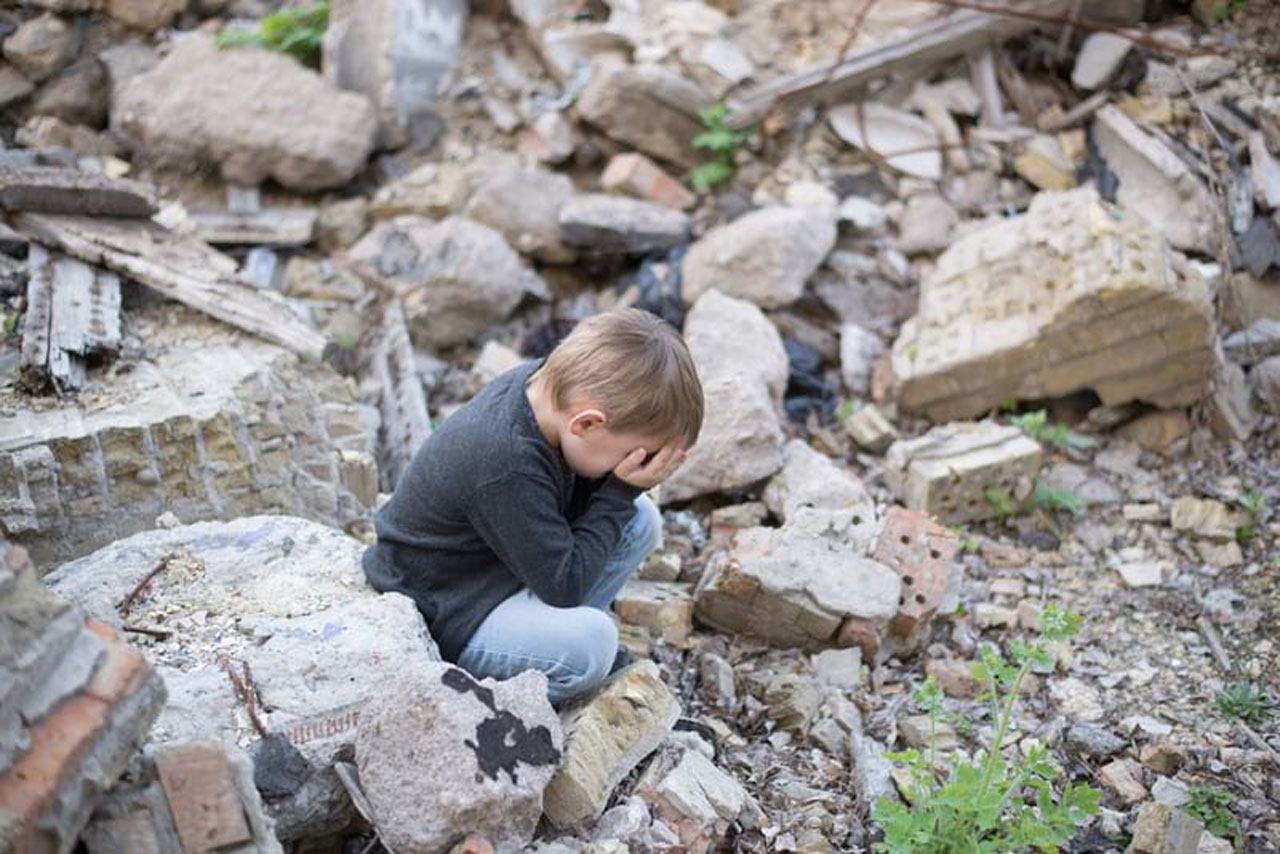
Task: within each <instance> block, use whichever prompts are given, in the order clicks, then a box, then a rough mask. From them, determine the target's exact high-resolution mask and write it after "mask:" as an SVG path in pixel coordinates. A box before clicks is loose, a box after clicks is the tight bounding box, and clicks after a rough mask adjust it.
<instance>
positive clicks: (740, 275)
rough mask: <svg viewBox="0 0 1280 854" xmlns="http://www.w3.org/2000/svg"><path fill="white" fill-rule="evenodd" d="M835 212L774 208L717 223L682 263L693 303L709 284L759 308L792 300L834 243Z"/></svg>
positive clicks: (689, 301) (686, 289) (685, 291)
mask: <svg viewBox="0 0 1280 854" xmlns="http://www.w3.org/2000/svg"><path fill="white" fill-rule="evenodd" d="M835 240H836V226H835V219H834V212H827V211H824V210H821V209H816V208H798V207H790V206H773V207H767V208H762V209H760V210H756V211H752V212H751V213H748V214H746V215H745V216H742V217H739V218H738V219H736V220H734V221H732V222H729V223H726V224H724V225H720V226H717V227H716V228H713V229H711V230H710V231H709V232H707V233H706V234H705V235H703V236H702V238H700V239H699V240H698V241H697V242H695V243H694V244H693V246H691V247H689V251H688V253H686V254H685V256H684V260H683V261H682V262H681V273H682V275H683V278H684V281H683V294H684V300H685V303H686V304H692V303H694V302H695V301H697V299H698V298H699V297H700V296H702V295H703V294H704V293H706V292H707V291H709V290H711V289H712V288H716V289H718V290H719V291H720V292H721V293H724V294H726V295H728V296H731V297H737V298H739V299H745V300H749V301H750V302H753V303H755V304H756V305H758V306H760V307H762V308H778V307H780V306H784V305H787V304H788V303H792V302H795V300H796V299H798V298H799V297H800V294H801V293H802V292H803V291H804V286H805V282H806V281H807V280H808V279H809V276H811V275H812V274H813V272H814V271H815V270H816V269H817V268H818V266H819V265H820V264H821V263H822V261H823V259H825V258H826V257H827V254H828V253H829V252H830V251H831V248H832V247H833V246H834V245H835Z"/></svg>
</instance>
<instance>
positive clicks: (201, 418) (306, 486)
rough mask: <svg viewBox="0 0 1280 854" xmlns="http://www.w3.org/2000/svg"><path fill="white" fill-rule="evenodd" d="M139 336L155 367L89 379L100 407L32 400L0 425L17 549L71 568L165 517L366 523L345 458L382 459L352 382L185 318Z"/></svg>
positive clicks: (151, 313)
mask: <svg viewBox="0 0 1280 854" xmlns="http://www.w3.org/2000/svg"><path fill="white" fill-rule="evenodd" d="M132 323H133V326H134V329H135V331H136V332H137V333H138V334H140V335H143V337H145V338H146V340H147V341H148V342H149V344H150V346H152V347H154V348H155V350H154V351H153V352H155V353H156V354H157V355H155V356H154V357H153V358H152V359H151V360H149V361H140V362H137V363H136V364H134V365H133V366H132V370H131V371H129V372H127V373H119V374H111V375H107V376H103V377H97V376H93V375H91V376H90V381H91V388H92V390H93V392H94V393H93V394H92V395H90V396H83V395H82V396H81V398H80V399H79V400H77V401H69V402H66V403H62V404H60V405H58V406H55V407H47V408H43V409H41V410H39V411H35V410H32V409H30V407H29V405H28V404H27V403H26V402H25V399H24V400H23V402H21V403H17V402H16V401H15V403H16V406H15V405H14V404H9V405H8V406H7V407H6V410H7V411H8V413H9V414H8V415H6V416H3V417H0V527H2V528H3V529H4V530H5V531H6V532H8V535H9V536H11V537H14V538H16V539H18V540H20V541H22V542H23V543H25V544H26V545H28V547H29V548H31V550H32V552H33V554H35V555H36V557H37V558H38V559H41V560H46V559H48V560H66V559H68V558H71V557H75V556H77V555H81V554H84V553H86V552H88V551H91V550H92V549H95V548H98V547H100V546H102V545H105V544H106V543H109V542H111V541H112V540H115V539H118V538H120V537H124V536H128V535H129V534H132V533H134V532H136V531H140V530H143V529H146V528H150V527H151V525H152V524H153V521H154V519H155V518H156V516H157V515H159V514H160V513H162V512H164V511H166V510H169V511H172V512H174V513H175V514H177V515H178V516H179V517H180V518H184V519H187V520H196V519H208V518H215V517H218V516H223V515H229V516H234V515H241V514H247V513H254V512H262V511H266V510H272V509H274V510H276V511H279V512H293V513H299V514H302V515H308V516H312V517H314V518H317V519H320V520H323V521H326V522H330V523H332V524H336V525H345V524H347V523H348V522H350V521H352V520H353V519H355V518H360V517H363V516H364V515H365V514H366V513H367V512H368V508H367V507H366V506H365V505H363V504H361V502H360V500H359V499H358V498H357V497H356V495H355V494H354V492H353V491H352V489H351V488H349V486H348V481H349V480H350V475H349V474H344V471H343V466H342V465H340V462H339V459H338V457H337V453H336V452H337V451H340V450H342V451H352V452H365V453H366V454H367V453H368V452H369V451H370V450H371V442H370V438H369V436H368V435H367V434H366V432H365V429H364V427H363V425H362V424H361V420H360V413H359V410H358V407H357V404H356V400H355V397H354V395H353V393H352V389H351V388H350V386H349V385H348V384H347V383H346V381H344V380H343V379H342V377H340V376H339V375H338V374H336V373H334V372H333V371H332V370H330V369H329V368H327V367H319V366H313V365H308V364H306V363H302V362H300V361H299V360H298V358H297V357H296V356H294V355H293V354H291V353H288V352H287V351H285V350H282V349H280V348H279V347H275V346H273V345H270V344H267V343H265V342H261V341H258V340H256V339H253V338H248V337H244V336H239V335H235V334H234V333H229V331H228V330H227V329H226V327H224V326H221V325H220V324H217V323H216V322H214V321H212V320H209V319H207V318H202V317H200V316H198V315H194V314H192V313H189V312H186V311H184V310H181V309H173V308H172V307H163V306H161V307H157V308H154V309H151V310H148V311H137V312H134V313H133V315H132ZM365 459H366V466H367V467H369V468H372V465H373V460H372V458H371V457H366V458H365ZM352 474H354V473H352Z"/></svg>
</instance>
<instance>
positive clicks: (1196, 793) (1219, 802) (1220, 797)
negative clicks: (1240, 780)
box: [1182, 786, 1236, 837]
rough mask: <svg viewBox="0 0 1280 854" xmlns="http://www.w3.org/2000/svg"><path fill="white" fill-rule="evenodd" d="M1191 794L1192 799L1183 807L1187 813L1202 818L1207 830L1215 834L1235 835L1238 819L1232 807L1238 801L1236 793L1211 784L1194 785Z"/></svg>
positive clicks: (1223, 835)
mask: <svg viewBox="0 0 1280 854" xmlns="http://www.w3.org/2000/svg"><path fill="white" fill-rule="evenodd" d="M1189 794H1190V795H1191V799H1190V800H1189V801H1187V802H1186V803H1185V804H1183V807H1182V809H1183V810H1184V811H1185V812H1186V813H1187V815H1190V816H1192V817H1194V818H1198V819H1200V821H1201V822H1203V823H1204V828H1205V830H1207V831H1209V832H1210V833H1212V834H1213V835H1214V836H1221V837H1228V836H1233V835H1235V830H1236V819H1235V816H1233V815H1232V814H1231V807H1232V806H1233V805H1234V804H1235V802H1236V799H1235V795H1232V794H1231V793H1230V792H1228V791H1226V790H1225V789H1215V788H1213V787H1211V786H1192V787H1191V788H1190V790H1189Z"/></svg>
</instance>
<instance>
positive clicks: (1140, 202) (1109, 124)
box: [1093, 105, 1222, 255]
mask: <svg viewBox="0 0 1280 854" xmlns="http://www.w3.org/2000/svg"><path fill="white" fill-rule="evenodd" d="M1093 137H1094V140H1095V141H1096V142H1097V145H1098V151H1099V153H1100V154H1101V155H1102V157H1103V159H1104V160H1106V162H1107V166H1108V168H1110V169H1111V171H1112V172H1114V173H1115V174H1116V177H1117V178H1119V179H1120V189H1119V190H1118V192H1117V193H1116V201H1117V202H1118V203H1119V204H1120V205H1121V207H1123V208H1125V209H1126V210H1127V211H1131V212H1133V213H1135V214H1137V215H1138V216H1141V217H1142V218H1144V219H1145V220H1147V221H1148V222H1150V223H1151V224H1152V226H1154V227H1155V229H1156V230H1157V231H1158V232H1160V233H1161V234H1163V235H1164V236H1165V238H1166V239H1167V240H1168V241H1169V243H1171V244H1172V245H1174V246H1176V247H1177V248H1179V249H1190V250H1195V251H1197V252H1201V253H1204V254H1206V255H1212V254H1214V253H1215V252H1216V251H1217V249H1218V246H1217V243H1218V240H1219V234H1220V230H1221V228H1222V213H1221V210H1220V209H1219V207H1218V204H1217V201H1216V200H1215V199H1214V197H1213V194H1212V193H1211V192H1210V191H1209V188H1208V187H1206V186H1205V185H1204V182H1202V181H1201V180H1200V178H1199V177H1198V176H1197V175H1196V174H1195V173H1194V172H1193V171H1192V170H1191V169H1190V167H1188V166H1187V165H1186V164H1185V163H1183V162H1182V160H1181V159H1179V157H1178V156H1177V155H1176V154H1174V153H1173V152H1172V151H1170V150H1169V149H1168V148H1167V147H1166V146H1165V145H1164V143H1162V142H1161V141H1160V140H1158V139H1156V138H1155V137H1154V136H1152V135H1150V134H1148V133H1147V132H1146V131H1144V130H1142V129H1141V128H1139V127H1138V126H1137V125H1136V124H1135V123H1134V122H1133V120H1132V119H1130V118H1129V117H1128V116H1126V115H1125V114H1124V112H1123V111H1122V110H1120V108H1119V107H1115V106H1110V105H1109V106H1106V107H1103V108H1102V109H1100V110H1098V113H1097V117H1096V119H1095V120H1094V125H1093Z"/></svg>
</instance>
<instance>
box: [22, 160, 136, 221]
mask: <svg viewBox="0 0 1280 854" xmlns="http://www.w3.org/2000/svg"><path fill="white" fill-rule="evenodd" d="M0 207H4V208H7V209H9V210H13V211H32V212H35V213H53V214H78V215H84V216H118V217H142V218H145V217H149V216H151V215H152V214H154V213H155V212H156V191H155V188H154V187H151V186H149V185H147V184H143V183H141V182H140V181H130V180H127V179H123V178H106V177H104V176H102V175H93V174H90V173H87V172H78V171H76V170H73V169H57V168H53V167H48V166H43V167H42V166H35V167H28V168H25V169H12V168H3V167H0Z"/></svg>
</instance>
